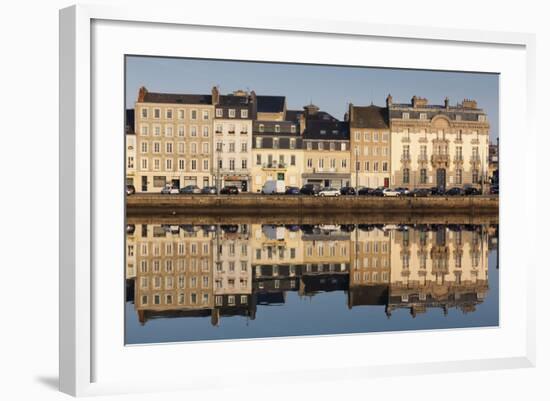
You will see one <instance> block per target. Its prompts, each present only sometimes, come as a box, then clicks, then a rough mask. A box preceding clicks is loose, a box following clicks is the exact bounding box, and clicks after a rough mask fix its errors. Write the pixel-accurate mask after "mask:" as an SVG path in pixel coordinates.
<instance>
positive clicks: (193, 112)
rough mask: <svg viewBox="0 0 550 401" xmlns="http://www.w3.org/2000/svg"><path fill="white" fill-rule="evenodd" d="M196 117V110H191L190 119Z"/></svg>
mask: <svg viewBox="0 0 550 401" xmlns="http://www.w3.org/2000/svg"><path fill="white" fill-rule="evenodd" d="M196 119H197V110H191V120H196Z"/></svg>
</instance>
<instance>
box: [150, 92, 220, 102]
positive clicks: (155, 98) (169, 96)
mask: <svg viewBox="0 0 550 401" xmlns="http://www.w3.org/2000/svg"><path fill="white" fill-rule="evenodd" d="M144 102H146V103H181V104H212V95H189V94H180V93H157V92H146V93H145V99H144Z"/></svg>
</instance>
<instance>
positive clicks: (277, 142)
mask: <svg viewBox="0 0 550 401" xmlns="http://www.w3.org/2000/svg"><path fill="white" fill-rule="evenodd" d="M273 149H279V138H273Z"/></svg>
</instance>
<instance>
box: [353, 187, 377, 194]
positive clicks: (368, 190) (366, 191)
mask: <svg viewBox="0 0 550 401" xmlns="http://www.w3.org/2000/svg"><path fill="white" fill-rule="evenodd" d="M372 191H374V189H372V188H368V187H363V188H360V189H359V190H358V191H357V193H358V194H359V196H370V195H372Z"/></svg>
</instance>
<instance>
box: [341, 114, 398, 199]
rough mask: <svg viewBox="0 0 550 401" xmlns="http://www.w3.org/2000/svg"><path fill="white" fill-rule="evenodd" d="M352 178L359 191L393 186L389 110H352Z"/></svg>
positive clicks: (350, 121) (350, 116)
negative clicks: (360, 188)
mask: <svg viewBox="0 0 550 401" xmlns="http://www.w3.org/2000/svg"><path fill="white" fill-rule="evenodd" d="M348 116H349V124H350V145H351V146H350V147H351V149H350V150H351V171H350V173H351V176H352V185H354V186H356V187H368V188H377V187H380V186H384V187H388V186H389V185H390V175H391V172H390V164H391V157H390V151H391V135H390V122H389V116H388V108H387V107H378V106H374V105H371V106H366V107H361V106H354V105H353V104H350V106H349V113H348Z"/></svg>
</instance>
